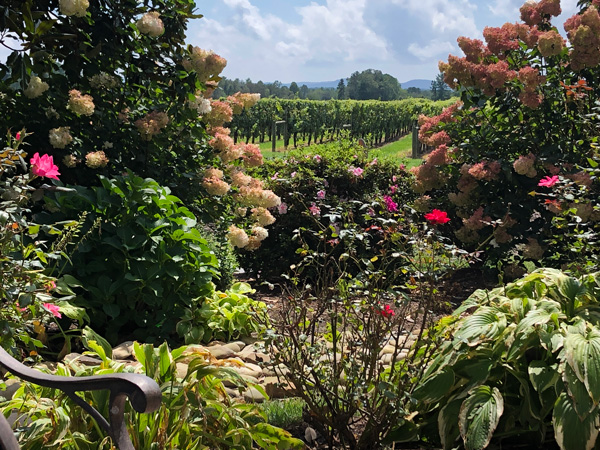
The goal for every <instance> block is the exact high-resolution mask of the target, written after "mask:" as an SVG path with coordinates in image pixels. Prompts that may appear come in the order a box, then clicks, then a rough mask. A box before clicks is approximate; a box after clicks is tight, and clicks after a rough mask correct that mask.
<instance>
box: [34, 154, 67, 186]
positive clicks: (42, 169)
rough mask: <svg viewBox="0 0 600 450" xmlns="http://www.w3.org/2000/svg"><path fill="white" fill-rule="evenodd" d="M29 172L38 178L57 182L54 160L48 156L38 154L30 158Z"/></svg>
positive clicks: (56, 168) (57, 172)
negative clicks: (52, 179) (51, 179)
mask: <svg viewBox="0 0 600 450" xmlns="http://www.w3.org/2000/svg"><path fill="white" fill-rule="evenodd" d="M30 163H31V172H32V173H33V174H34V175H36V176H38V177H46V178H54V179H55V180H58V175H60V172H59V171H58V166H56V165H55V164H54V158H53V157H52V156H50V155H42V156H41V157H40V154H39V153H36V154H35V155H33V158H31V161H30Z"/></svg>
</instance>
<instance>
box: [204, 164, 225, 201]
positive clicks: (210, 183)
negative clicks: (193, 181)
mask: <svg viewBox="0 0 600 450" xmlns="http://www.w3.org/2000/svg"><path fill="white" fill-rule="evenodd" d="M202 187H204V189H206V192H208V193H209V194H210V195H215V196H218V197H221V196H223V195H225V194H227V192H229V190H230V189H231V186H230V185H229V184H228V183H227V182H226V181H224V180H223V171H221V170H219V169H216V168H211V169H208V170H206V171H205V172H204V178H203V180H202Z"/></svg>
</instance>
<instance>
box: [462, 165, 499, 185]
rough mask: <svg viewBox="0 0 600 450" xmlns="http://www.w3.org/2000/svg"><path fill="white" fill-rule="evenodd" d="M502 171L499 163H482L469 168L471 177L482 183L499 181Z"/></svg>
mask: <svg viewBox="0 0 600 450" xmlns="http://www.w3.org/2000/svg"><path fill="white" fill-rule="evenodd" d="M501 169H502V166H501V165H500V163H499V162H498V161H482V162H479V163H476V164H473V165H472V166H471V167H470V168H469V175H471V176H472V177H473V178H475V179H476V180H480V181H494V180H497V179H498V174H499V173H500V170H501Z"/></svg>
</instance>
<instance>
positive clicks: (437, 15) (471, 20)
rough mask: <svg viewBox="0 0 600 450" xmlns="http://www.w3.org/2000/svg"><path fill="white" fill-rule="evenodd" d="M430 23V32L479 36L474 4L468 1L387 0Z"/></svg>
mask: <svg viewBox="0 0 600 450" xmlns="http://www.w3.org/2000/svg"><path fill="white" fill-rule="evenodd" d="M388 1H389V2H390V3H392V4H395V5H398V6H400V7H402V8H404V9H407V10H409V11H411V12H413V13H418V14H420V15H421V16H422V17H424V18H425V19H426V20H429V21H430V25H431V27H432V30H431V31H432V32H433V33H435V34H439V33H440V32H442V33H446V32H453V33H460V34H462V35H465V36H470V35H475V34H480V32H479V31H478V29H477V26H476V24H475V16H474V13H475V11H476V10H477V6H476V4H474V3H473V2H471V1H470V0H388Z"/></svg>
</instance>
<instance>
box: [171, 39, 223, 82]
mask: <svg viewBox="0 0 600 450" xmlns="http://www.w3.org/2000/svg"><path fill="white" fill-rule="evenodd" d="M182 64H183V67H184V68H185V70H187V71H192V70H193V71H195V72H196V75H197V76H198V79H199V80H200V81H202V82H205V81H207V80H208V79H210V78H211V77H214V76H218V75H219V74H220V73H221V72H222V71H223V69H224V68H225V66H226V65H227V60H226V59H225V58H222V57H221V56H219V55H217V54H216V53H214V52H213V51H212V50H204V49H201V48H200V47H196V46H193V47H191V50H190V52H189V56H188V57H186V58H184V60H183V62H182Z"/></svg>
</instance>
